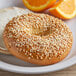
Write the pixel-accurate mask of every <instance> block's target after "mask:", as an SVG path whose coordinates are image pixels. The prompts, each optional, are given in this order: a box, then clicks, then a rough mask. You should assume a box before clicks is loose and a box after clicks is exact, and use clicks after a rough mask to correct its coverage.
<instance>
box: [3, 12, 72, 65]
mask: <svg viewBox="0 0 76 76" xmlns="http://www.w3.org/2000/svg"><path fill="white" fill-rule="evenodd" d="M3 38H4V42H5V45H6V47H7V48H8V50H9V51H10V52H11V54H13V55H14V56H16V57H18V58H19V59H22V60H24V61H27V62H30V63H33V64H38V65H49V64H54V63H57V62H59V61H61V60H62V59H64V58H65V57H66V56H67V55H68V53H69V52H70V50H71V47H72V42H73V36H72V32H71V30H70V29H69V28H68V26H67V25H66V24H65V23H64V22H63V21H61V20H59V19H57V18H54V17H52V16H49V15H47V14H35V13H29V14H24V15H21V16H17V17H14V18H13V19H12V20H11V21H10V22H9V23H8V24H7V25H6V27H5V30H4V33H3Z"/></svg>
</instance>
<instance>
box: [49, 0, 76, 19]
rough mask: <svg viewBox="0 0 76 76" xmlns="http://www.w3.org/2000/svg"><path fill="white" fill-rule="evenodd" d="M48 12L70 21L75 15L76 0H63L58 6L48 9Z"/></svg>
mask: <svg viewBox="0 0 76 76" xmlns="http://www.w3.org/2000/svg"><path fill="white" fill-rule="evenodd" d="M49 11H50V13H51V14H52V15H54V16H56V17H59V18H61V19H71V18H73V17H75V15H76V0H63V1H62V2H61V3H60V4H59V5H58V6H53V7H52V8H50V9H49Z"/></svg>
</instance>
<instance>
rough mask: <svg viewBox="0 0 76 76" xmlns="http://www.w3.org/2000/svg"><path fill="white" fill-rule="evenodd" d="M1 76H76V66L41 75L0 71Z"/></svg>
mask: <svg viewBox="0 0 76 76" xmlns="http://www.w3.org/2000/svg"><path fill="white" fill-rule="evenodd" d="M0 76H76V65H73V66H71V67H69V68H66V69H64V70H61V71H57V72H53V73H47V74H40V75H39V74H38V75H28V74H17V73H11V72H7V71H3V70H0Z"/></svg>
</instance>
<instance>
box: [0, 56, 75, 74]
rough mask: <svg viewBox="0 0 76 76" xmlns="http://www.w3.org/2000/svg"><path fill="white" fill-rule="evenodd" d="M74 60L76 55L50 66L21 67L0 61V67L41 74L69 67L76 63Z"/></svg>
mask: <svg viewBox="0 0 76 76" xmlns="http://www.w3.org/2000/svg"><path fill="white" fill-rule="evenodd" d="M75 60H76V56H74V57H72V58H70V59H68V60H66V61H64V62H61V63H57V64H53V65H52V66H51V65H48V66H40V67H21V66H16V65H12V64H8V63H5V62H3V61H0V69H3V70H6V71H10V72H14V73H22V74H43V73H48V72H54V71H58V70H62V69H64V68H67V67H70V66H72V65H74V64H76V61H75ZM68 63H69V64H68Z"/></svg>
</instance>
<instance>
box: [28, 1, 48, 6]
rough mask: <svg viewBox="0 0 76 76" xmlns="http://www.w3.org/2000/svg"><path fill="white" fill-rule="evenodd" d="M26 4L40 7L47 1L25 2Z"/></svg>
mask: <svg viewBox="0 0 76 76" xmlns="http://www.w3.org/2000/svg"><path fill="white" fill-rule="evenodd" d="M27 2H28V3H29V4H30V5H31V6H40V5H44V4H46V3H47V2H48V0H32V2H31V0H27Z"/></svg>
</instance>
